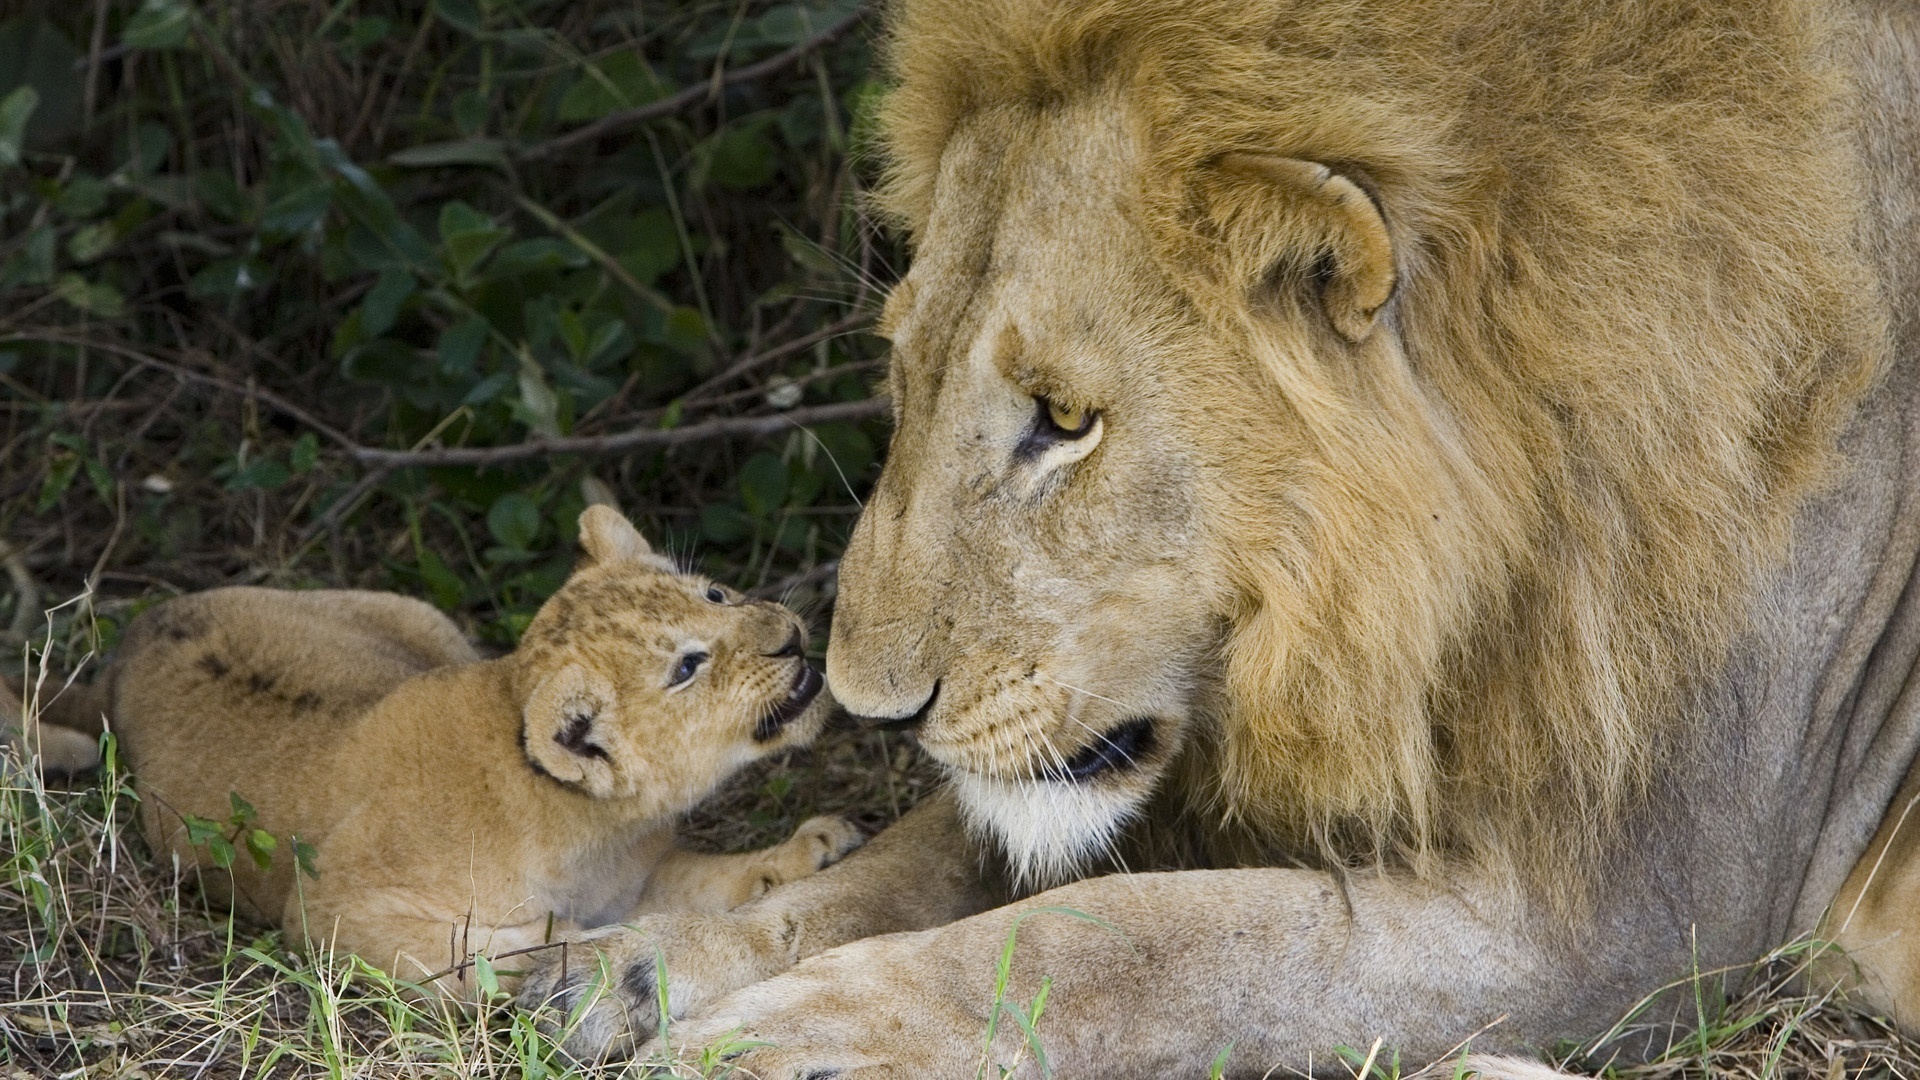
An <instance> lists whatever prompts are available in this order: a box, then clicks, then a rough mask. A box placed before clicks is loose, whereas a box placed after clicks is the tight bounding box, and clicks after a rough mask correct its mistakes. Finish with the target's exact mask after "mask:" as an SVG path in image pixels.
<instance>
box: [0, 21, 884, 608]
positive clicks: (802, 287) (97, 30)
mask: <svg viewBox="0 0 1920 1080" xmlns="http://www.w3.org/2000/svg"><path fill="white" fill-rule="evenodd" d="M9 9H10V10H12V11H13V12H14V13H13V14H11V15H9V16H7V17H5V18H4V21H0V386H4V388H5V389H4V398H5V409H6V414H5V442H4V449H0V537H4V538H5V539H6V540H7V541H8V542H9V543H10V550H9V551H8V552H6V554H7V555H8V557H9V562H8V569H9V572H10V573H11V574H12V575H13V577H14V580H15V583H16V586H19V587H21V588H22V590H23V591H24V592H25V593H26V594H28V595H22V596H18V597H16V598H15V599H14V600H13V604H14V608H13V616H14V617H13V620H12V623H13V631H14V632H15V633H16V634H19V633H20V632H22V631H24V630H25V629H26V628H28V627H29V626H31V625H33V624H34V623H36V622H37V621H38V618H39V614H38V610H37V608H38V606H39V604H38V603H37V598H36V597H34V596H32V595H31V594H32V593H33V592H34V591H35V590H36V588H37V589H38V590H39V591H40V592H42V593H43V594H45V595H50V596H54V597H60V596H66V595H71V594H73V593H76V592H78V591H80V590H81V589H82V588H83V587H86V586H88V585H91V586H93V587H95V588H96V589H97V590H99V592H98V595H99V597H100V598H101V610H102V611H103V612H105V613H106V614H107V615H109V616H110V617H111V616H116V615H123V614H124V613H125V611H126V610H128V609H129V608H130V607H132V606H134V604H135V598H139V597H147V596H152V595H155V594H159V593H164V592H170V591H174V590H183V589H188V588H200V587H206V586H209V585H214V584H219V583H225V582H235V581H249V580H268V581H273V582H279V583H294V584H297V583H308V582H326V583H356V584H364V585H370V586H376V587H387V588H399V589H402V590H405V591H409V592H414V593H418V594H421V595H425V596H429V597H431V598H432V599H433V600H434V601H435V602H437V603H438V604H440V605H441V606H442V607H444V608H447V609H449V610H453V611H458V612H463V613H466V614H468V615H469V616H471V618H472V620H473V621H474V622H475V624H476V625H486V626H493V627H497V629H495V630H493V631H491V632H492V633H494V634H495V635H496V636H497V637H498V638H499V639H500V640H502V641H503V642H505V641H510V640H511V639H512V637H513V636H514V634H515V633H516V632H517V628H518V627H519V626H522V625H524V622H525V620H526V618H528V617H529V616H530V614H531V610H532V605H533V604H534V603H535V602H537V600H538V598H539V597H541V596H543V595H544V594H545V593H546V592H547V591H548V590H550V589H551V588H552V587H553V586H555V585H556V584H557V583H558V581H559V580H560V578H561V576H562V575H563V574H564V572H565V569H566V566H567V565H568V562H569V561H570V559H571V551H570V543H571V540H572V530H573V519H574V518H575V517H576V516H577V514H578V512H579V510H580V509H581V507H582V505H583V502H584V500H585V499H586V498H587V497H588V496H589V495H592V494H595V493H610V494H612V495H613V496H614V497H616V498H617V501H618V502H619V503H620V504H621V506H622V507H623V508H624V509H626V510H627V511H628V512H629V513H630V514H632V515H634V516H635V517H636V519H637V520H639V521H640V523H641V524H642V527H643V528H645V529H646V530H647V531H648V534H649V536H650V537H651V538H652V539H653V540H654V541H655V543H656V545H665V546H667V547H669V548H671V549H672V550H674V551H676V552H678V553H680V554H682V555H683V556H687V557H691V558H694V559H696V560H697V561H698V562H700V563H701V564H703V565H704V567H705V568H706V569H708V570H709V571H710V572H712V573H715V574H716V575H718V576H721V577H723V578H726V579H729V580H732V581H735V582H739V583H741V584H743V585H746V586H750V587H755V586H757V587H760V588H762V589H765V590H769V591H781V590H790V589H793V588H796V587H797V588H799V589H800V590H801V591H802V592H803V593H804V592H805V591H806V590H807V589H808V588H812V587H815V586H818V585H820V584H821V583H823V582H826V581H828V580H830V575H829V574H828V573H827V572H826V571H830V570H831V560H832V559H834V558H835V557H836V556H837V553H838V551H839V548H840V546H841V545H842V544H843V542H844V539H845V535H846V532H847V530H848V528H849V526H850V523H851V518H852V514H853V513H854V512H855V511H856V509H857V500H858V497H859V493H860V492H861V490H862V489H863V487H864V485H865V484H866V483H868V482H869V481H870V478H871V475H872V472H873V469H874V459H875V456H876V447H877V446H879V445H880V444H881V439H882V438H883V436H884V429H883V428H881V427H879V426H878V425H879V423H880V418H881V417H882V416H883V415H884V405H883V404H882V403H881V402H879V401H876V400H873V399H871V398H870V397H869V390H870V386H871V383H872V381H873V378H874V375H875V373H876V368H877V358H878V356H879V353H880V346H879V343H878V342H876V341H875V340H873V339H872V338H870V337H867V336H865V335H864V334H862V333H861V332H860V331H861V329H862V328H863V327H864V326H865V324H866V320H867V317H868V314H869V312H870V310H871V309H872V307H873V305H874V301H875V299H876V293H877V290H878V289H879V288H880V287H881V284H880V282H881V281H882V280H883V279H884V277H885V276H886V275H887V274H889V273H890V271H889V269H888V266H889V263H890V262H891V261H892V260H893V259H894V258H896V257H897V256H896V255H895V253H894V252H892V251H891V250H890V249H888V248H887V247H886V245H885V243H884V241H882V240H881V239H879V238H877V237H876V236H874V235H873V233H872V232H871V230H870V229H869V228H868V227H867V226H866V225H865V223H864V222H863V220H862V218H861V215H860V200H861V190H862V189H861V185H862V178H861V175H860V173H859V171H858V169H857V168H855V167H854V166H852V165H850V164H849V162H850V161H857V160H858V157H859V156H858V154H857V153H854V151H855V150H857V148H858V146H859V145H860V142H861V138H862V132H863V130H864V126H865V122H866V121H865V116H866V112H867V106H868V104H869V103H870V102H871V100H872V98H873V95H874V92H875V86H874V84H873V82H872V81H871V79H870V77H869V75H868V65H869V46H868V44H867V37H868V34H867V32H866V29H865V28H863V27H862V26H861V24H860V19H861V13H860V12H859V10H858V8H857V7H856V6H853V4H852V3H851V2H850V0H780V2H771V3H769V2H765V0H740V2H736V3H733V4H730V5H719V4H709V3H699V2H693V3H667V2H661V0H645V2H639V3H636V2H632V0H625V2H619V3H614V2H608V0H434V2H433V3H432V4H430V5H418V4H409V3H401V2H398V0H332V2H324V0H251V2H249V0H207V2H201V3H193V2H189V0H142V2H141V3H139V4H138V6H135V5H134V4H133V3H132V2H131V0H103V2H101V3H98V4H76V3H66V4H54V3H32V4H29V5H28V6H27V7H26V9H25V10H24V11H22V10H20V9H19V5H10V6H9ZM583 481H585V485H584V490H583ZM815 568H823V569H815ZM111 621H112V620H111V618H110V619H109V626H111Z"/></svg>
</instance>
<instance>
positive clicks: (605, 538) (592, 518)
mask: <svg viewBox="0 0 1920 1080" xmlns="http://www.w3.org/2000/svg"><path fill="white" fill-rule="evenodd" d="M580 549H581V550H582V551H585V552H586V553H587V559H588V561H590V562H595V563H606V562H616V561H618V560H621V559H643V560H645V561H647V562H652V563H658V562H661V561H662V560H661V559H660V557H659V556H658V555H655V554H654V553H653V547H652V545H650V544H648V543H647V538H646V537H644V536H641V535H640V530H639V529H636V528H634V527H633V523H632V522H630V521H628V520H627V519H626V517H625V516H623V515H622V514H621V513H620V511H618V510H615V509H614V508H613V507H611V506H601V505H597V504H596V505H594V506H589V507H587V508H586V509H585V510H583V511H581V513H580Z"/></svg>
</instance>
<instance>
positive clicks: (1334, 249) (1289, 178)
mask: <svg viewBox="0 0 1920 1080" xmlns="http://www.w3.org/2000/svg"><path fill="white" fill-rule="evenodd" d="M1215 168H1216V170H1217V172H1218V173H1219V174H1220V177H1221V178H1222V179H1223V180H1226V181H1227V182H1228V183H1227V184H1226V185H1223V187H1224V188H1228V189H1230V190H1219V191H1217V192H1216V193H1215V194H1216V198H1215V199H1214V200H1213V201H1214V207H1213V209H1214V213H1215V215H1216V218H1217V219H1219V223H1220V224H1221V226H1222V227H1223V228H1224V229H1225V230H1226V232H1227V234H1228V238H1229V243H1230V244H1232V245H1233V246H1235V247H1237V248H1239V249H1240V250H1239V253H1238V254H1239V256H1240V258H1239V259H1238V260H1236V261H1239V262H1240V263H1241V264H1242V265H1241V266H1239V267H1237V268H1236V269H1237V270H1238V271H1239V273H1238V274H1237V275H1236V276H1239V277H1241V278H1242V280H1243V283H1244V284H1245V285H1246V286H1247V287H1248V288H1263V287H1272V286H1273V285H1274V284H1275V283H1276V282H1278V283H1280V284H1282V285H1283V287H1293V286H1294V285H1295V284H1297V283H1301V282H1305V283H1309V284H1311V285H1313V286H1315V287H1317V288H1318V290H1319V298H1320V305H1321V308H1322V309H1323V310H1324V311H1325V312H1326V315H1327V321H1329V322H1331V323H1332V324H1333V328H1334V330H1336V331H1338V332H1339V334H1340V336H1341V337H1344V338H1346V339H1347V340H1348V341H1352V342H1360V341H1364V340H1365V339H1366V338H1367V335H1369V334H1371V333H1373V327H1374V323H1375V321H1376V319H1377V318H1378V316H1379V314H1380V309H1381V308H1382V307H1384V306H1385V305H1386V302H1387V299H1388V298H1389V297H1391V296H1392V295H1393V285H1394V263H1393V240H1392V237H1391V236H1390V235H1389V234H1388V232H1387V222H1386V219H1385V217H1383V216H1382V214H1381V212H1380V206H1379V204H1378V203H1376V202H1374V200H1373V197H1372V196H1371V195H1369V194H1368V193H1367V192H1366V190H1365V189H1363V188H1362V187H1361V186H1360V185H1359V184H1356V183H1355V182H1354V181H1353V180H1351V179H1349V178H1348V177H1346V176H1342V175H1341V174H1340V173H1337V172H1335V171H1334V170H1332V169H1330V168H1328V167H1327V166H1325V165H1322V164H1320V163H1319V162H1317V161H1304V160H1302V159H1300V158H1289V157H1281V156H1279V155H1276V154H1256V153H1230V154H1223V155H1221V156H1220V158H1219V159H1218V160H1217V161H1216V162H1215Z"/></svg>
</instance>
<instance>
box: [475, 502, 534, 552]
mask: <svg viewBox="0 0 1920 1080" xmlns="http://www.w3.org/2000/svg"><path fill="white" fill-rule="evenodd" d="M487 531H488V532H490V533H492V534H493V538H494V539H495V540H498V541H499V542H500V544H501V546H503V547H508V548H512V549H513V550H515V551H527V550H530V549H531V548H532V547H533V541H534V539H535V538H536V537H538V536H539V535H540V507H539V505H538V504H536V503H535V502H534V501H533V500H532V499H529V498H527V497H526V496H525V495H522V494H520V493H519V492H517V491H510V492H508V493H507V494H505V495H502V496H500V497H499V498H498V499H495V500H494V501H493V505H492V506H490V507H488V508H487Z"/></svg>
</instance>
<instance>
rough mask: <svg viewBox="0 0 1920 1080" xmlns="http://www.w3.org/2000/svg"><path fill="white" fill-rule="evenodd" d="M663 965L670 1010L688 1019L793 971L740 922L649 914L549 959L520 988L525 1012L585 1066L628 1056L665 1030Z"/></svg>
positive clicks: (762, 933)
mask: <svg viewBox="0 0 1920 1080" xmlns="http://www.w3.org/2000/svg"><path fill="white" fill-rule="evenodd" d="M663 961H664V963H665V966H666V970H667V971H668V972H669V973H670V974H669V976H668V979H667V993H666V1000H665V1003H664V1005H665V1010H666V1014H667V1016H668V1018H669V1019H674V1020H677V1019H680V1018H682V1017H685V1016H687V1015H689V1014H690V1013H692V1012H694V1011H696V1010H698V1009H701V1008H703V1007H705V1006H706V1005H708V1004H710V1003H711V1002H713V1001H715V1000H718V999H719V998H721V997H724V996H725V995H727V994H729V993H731V992H733V991H735V990H738V989H739V988H741V987H743V986H748V985H750V984H752V983H756V982H759V981H760V980H762V979H765V978H767V977H768V976H770V975H773V974H775V973H777V972H779V971H782V970H784V969H785V968H786V967H788V966H789V964H790V961H788V960H787V958H786V951H785V948H784V947H783V943H782V942H780V941H779V940H778V939H777V936H776V935H774V934H772V933H770V932H767V931H766V930H765V929H764V928H763V927H761V926H760V925H759V924H758V923H756V922H754V921H753V920H751V919H747V918H743V917H740V916H736V915H732V914H719V915H712V914H671V915H648V916H646V917H644V918H641V919H639V920H636V921H635V922H633V923H629V924H626V925H623V926H608V927H602V928H600V929H598V930H593V931H590V932H588V933H585V934H582V935H580V936H579V937H577V938H574V939H573V940H571V941H569V942H568V943H567V947H566V948H564V949H554V950H549V951H548V952H547V954H546V955H545V956H543V957H542V958H541V959H540V960H539V962H538V963H537V965H536V966H535V967H534V968H533V970H532V971H530V972H529V973H528V974H527V976H526V979H525V981H524V982H522V983H521V985H520V994H519V1002H520V1005H521V1007H522V1008H525V1009H529V1010H533V1011H535V1012H537V1013H538V1015H539V1022H540V1026H541V1027H542V1029H543V1030H545V1031H546V1032H547V1033H548V1034H549V1035H551V1036H552V1037H553V1038H554V1039H555V1041H556V1042H558V1043H560V1045H561V1046H562V1047H563V1048H565V1049H566V1051H567V1052H568V1053H569V1054H572V1055H573V1056H574V1057H576V1058H579V1059H581V1060H583V1061H597V1060H604V1059H607V1058H611V1057H623V1056H625V1055H627V1054H629V1053H631V1052H632V1050H633V1047H634V1045H635V1044H637V1043H638V1042H640V1041H643V1040H645V1039H647V1038H650V1037H651V1036H652V1035H653V1033H654V1031H655V1030H656V1028H657V1027H658V1026H659V1022H660V1013H661V1009H662V1001H661V995H660V993H659V987H658V981H657V979H656V977H655V973H656V972H657V971H658V970H659V966H660V964H661V963H662V962H663Z"/></svg>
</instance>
